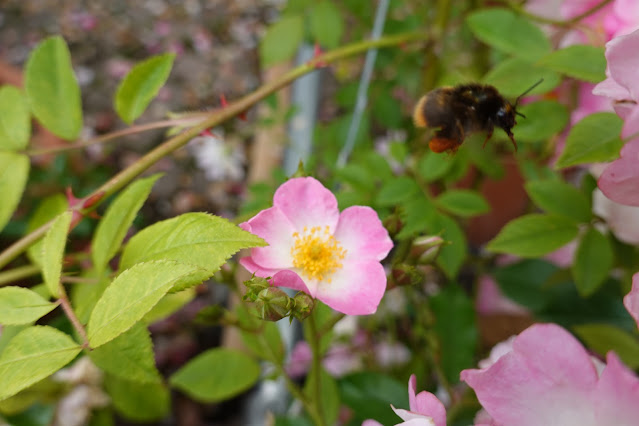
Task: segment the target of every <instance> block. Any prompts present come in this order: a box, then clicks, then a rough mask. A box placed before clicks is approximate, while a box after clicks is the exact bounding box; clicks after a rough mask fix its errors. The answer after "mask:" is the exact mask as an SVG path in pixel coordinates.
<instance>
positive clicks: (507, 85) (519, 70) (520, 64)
mask: <svg viewBox="0 0 639 426" xmlns="http://www.w3.org/2000/svg"><path fill="white" fill-rule="evenodd" d="M523 76H525V78H524V77H523ZM542 78H543V79H544V81H542V82H541V84H539V86H537V87H535V88H534V89H532V90H531V91H530V94H533V95H534V94H541V93H547V92H549V91H550V90H552V89H554V88H555V87H557V86H558V85H559V83H561V77H560V75H559V74H557V73H556V72H554V71H551V70H548V69H545V68H542V67H539V66H537V65H535V64H534V63H533V62H532V61H531V60H528V59H525V58H519V57H514V58H507V59H505V60H503V61H501V62H499V63H498V64H497V65H495V67H493V69H491V70H490V71H489V72H488V73H487V74H486V75H485V76H484V78H483V79H482V81H483V82H484V83H486V84H491V85H493V86H495V87H496V88H497V89H498V90H499V92H500V93H501V94H502V95H504V96H508V97H511V98H516V97H517V96H519V95H521V94H522V93H524V92H525V91H526V90H528V89H530V86H532V85H533V84H535V83H536V82H538V81H539V80H540V79H542Z"/></svg>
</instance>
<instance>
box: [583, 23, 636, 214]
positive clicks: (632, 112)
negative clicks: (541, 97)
mask: <svg viewBox="0 0 639 426" xmlns="http://www.w3.org/2000/svg"><path fill="white" fill-rule="evenodd" d="M638 49H639V30H637V31H635V32H633V33H631V34H628V35H624V36H620V37H617V38H615V39H613V40H611V41H610V42H608V43H606V59H607V61H608V69H607V70H606V74H607V75H608V78H606V80H604V81H603V82H601V83H599V84H598V85H597V86H596V87H595V88H594V90H593V93H594V94H596V95H600V96H606V97H608V98H611V99H613V100H615V104H614V106H615V111H616V112H617V114H618V115H619V116H620V117H621V118H623V119H624V122H625V123H624V126H623V129H622V132H621V136H622V137H624V138H629V137H631V136H632V135H634V134H636V133H638V132H639V106H638V105H637V102H638V101H639V78H637V70H639V57H638V56H637V55H636V52H637V51H638ZM620 155H621V158H619V159H618V160H615V161H613V162H612V163H610V165H609V166H608V167H607V168H606V169H605V170H604V172H603V173H602V175H601V177H600V178H599V182H598V185H599V188H600V189H601V191H602V192H603V193H604V194H605V195H606V197H608V198H609V199H611V200H612V201H616V202H617V203H619V204H624V205H628V206H639V190H638V189H637V188H639V139H633V140H631V141H630V142H628V143H626V145H625V146H624V147H623V148H622V149H621V153H620Z"/></svg>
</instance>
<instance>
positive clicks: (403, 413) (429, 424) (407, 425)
mask: <svg viewBox="0 0 639 426" xmlns="http://www.w3.org/2000/svg"><path fill="white" fill-rule="evenodd" d="M391 408H392V409H393V411H394V412H395V414H397V415H398V416H399V417H401V419H402V420H404V422H402V423H398V424H397V425H396V426H437V425H435V422H434V421H433V419H431V418H430V417H428V416H423V415H421V414H417V413H413V412H412V411H408V410H404V409H403V408H395V407H394V406H393V404H391Z"/></svg>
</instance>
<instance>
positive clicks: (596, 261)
mask: <svg viewBox="0 0 639 426" xmlns="http://www.w3.org/2000/svg"><path fill="white" fill-rule="evenodd" d="M614 260H615V255H614V252H613V250H612V245H611V244H610V241H609V240H608V238H607V237H606V236H604V235H603V234H602V233H601V232H599V231H598V230H596V229H595V228H589V229H588V231H587V232H586V234H585V235H584V236H583V237H582V238H581V241H580V242H579V247H577V252H576V253H575V261H574V262H573V264H572V276H573V277H574V278H575V284H576V285H577V290H578V291H579V294H581V295H582V296H590V295H591V294H593V293H594V292H595V291H596V290H597V289H598V288H599V286H600V285H601V284H603V283H604V281H605V280H606V278H608V274H609V273H610V269H612V266H613V263H614Z"/></svg>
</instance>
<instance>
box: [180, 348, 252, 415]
mask: <svg viewBox="0 0 639 426" xmlns="http://www.w3.org/2000/svg"><path fill="white" fill-rule="evenodd" d="M259 377H260V366H259V364H258V363H257V362H256V361H255V360H254V359H253V358H251V357H249V356H247V355H246V354H244V353H242V352H240V351H237V350H233V349H226V348H216V349H211V350H208V351H206V352H203V353H202V354H200V355H198V356H197V357H195V358H194V359H192V360H191V361H189V362H188V363H187V364H186V365H185V366H184V367H182V368H181V369H179V370H178V371H177V372H176V373H175V374H173V375H172V376H171V378H170V380H169V383H170V384H171V386H173V387H175V388H177V389H180V390H181V391H183V392H184V393H186V394H188V395H190V396H191V397H193V398H195V399H196V400H198V401H202V402H207V403H211V402H219V401H224V400H226V399H229V398H232V397H234V396H236V395H239V394H240V393H242V392H244V391H245V390H247V389H249V388H250V387H251V386H253V385H254V384H255V382H257V380H258V379H259Z"/></svg>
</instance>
